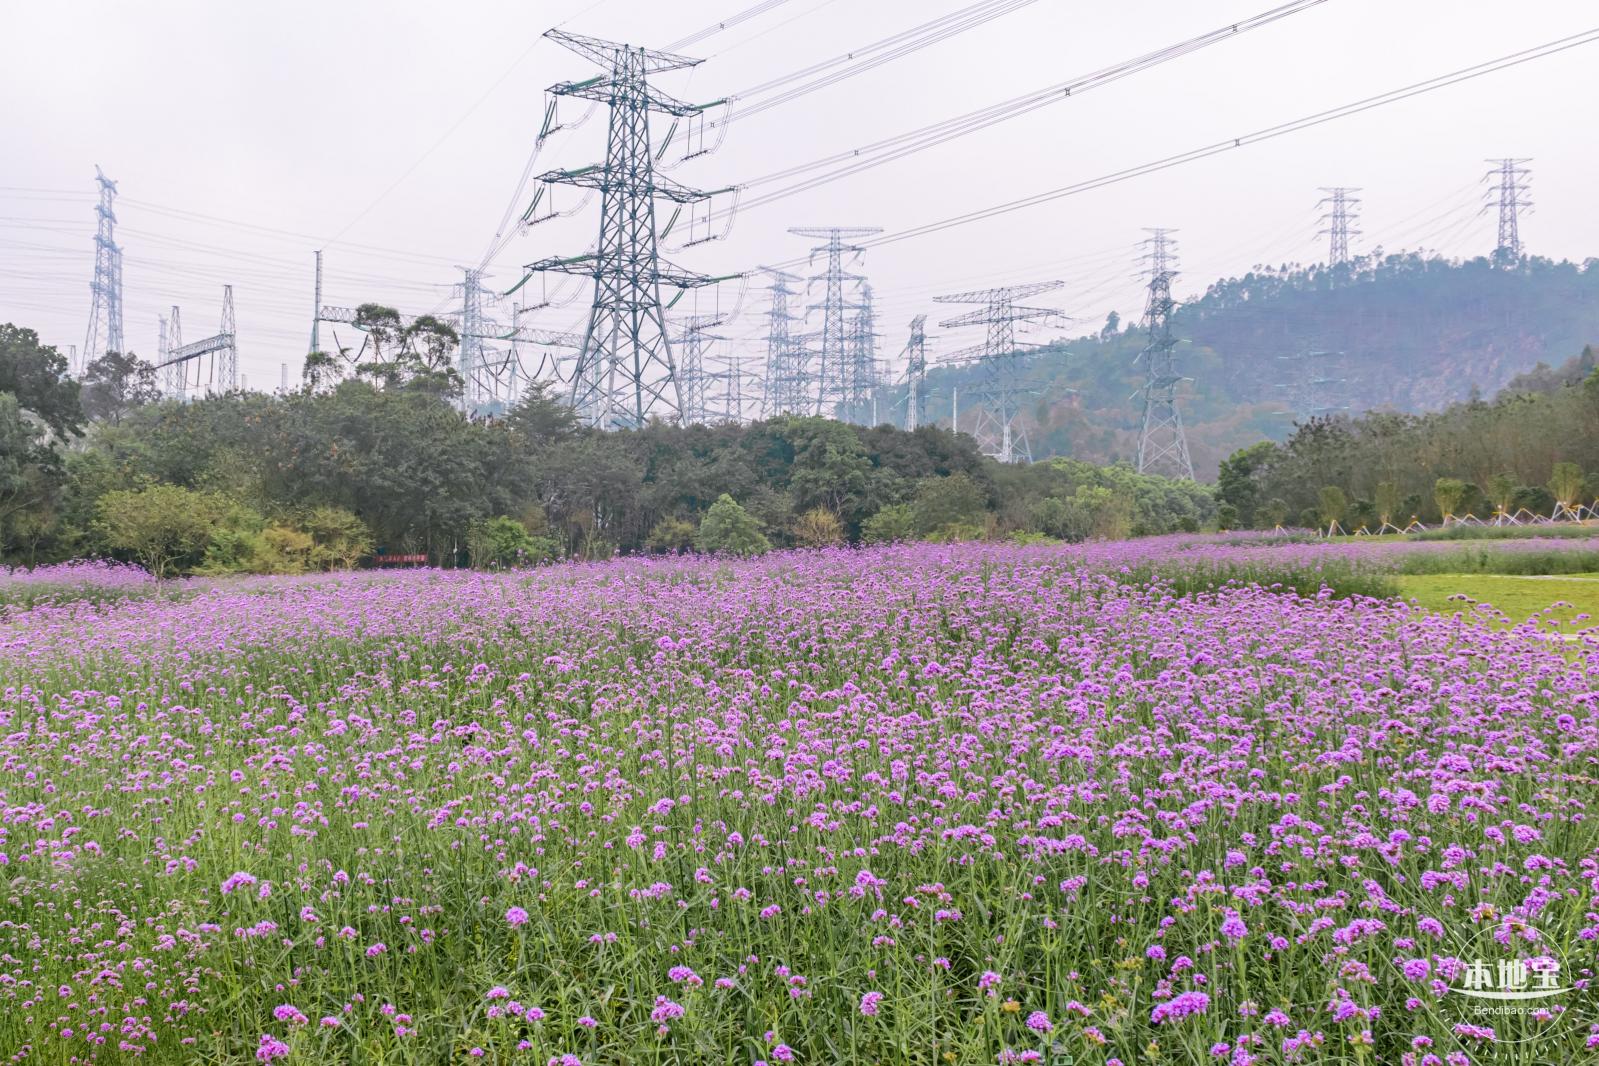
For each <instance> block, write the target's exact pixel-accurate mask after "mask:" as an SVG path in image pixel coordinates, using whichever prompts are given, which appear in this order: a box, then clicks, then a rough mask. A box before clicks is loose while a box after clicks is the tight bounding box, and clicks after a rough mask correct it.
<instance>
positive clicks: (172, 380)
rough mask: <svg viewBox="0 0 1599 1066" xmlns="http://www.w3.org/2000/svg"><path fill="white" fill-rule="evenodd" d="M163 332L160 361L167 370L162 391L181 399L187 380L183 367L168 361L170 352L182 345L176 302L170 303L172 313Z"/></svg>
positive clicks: (181, 329) (180, 324)
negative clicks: (163, 345) (162, 348)
mask: <svg viewBox="0 0 1599 1066" xmlns="http://www.w3.org/2000/svg"><path fill="white" fill-rule="evenodd" d="M165 334H166V346H165V349H164V350H163V351H162V352H161V362H162V363H165V364H166V366H167V370H166V377H165V381H164V382H163V386H162V391H163V392H165V393H166V394H167V395H168V396H170V397H172V398H173V399H174V400H181V399H183V395H184V392H185V389H184V386H185V385H186V384H187V383H188V382H187V380H186V376H185V374H184V370H183V367H182V366H181V365H179V364H177V363H173V362H170V361H169V360H171V358H172V353H173V352H174V351H175V350H177V349H178V348H181V347H183V315H182V313H181V312H179V310H178V305H177V304H173V305H172V313H171V314H169V315H168V316H167V320H166V331H165Z"/></svg>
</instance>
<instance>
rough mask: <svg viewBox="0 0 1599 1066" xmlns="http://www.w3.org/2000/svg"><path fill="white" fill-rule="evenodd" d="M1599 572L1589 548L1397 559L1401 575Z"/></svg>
mask: <svg viewBox="0 0 1599 1066" xmlns="http://www.w3.org/2000/svg"><path fill="white" fill-rule="evenodd" d="M1594 571H1599V551H1593V550H1592V549H1587V548H1570V549H1550V550H1547V551H1542V550H1539V551H1520V550H1517V551H1499V550H1495V549H1493V548H1461V549H1460V550H1459V551H1443V552H1436V553H1434V552H1412V553H1409V554H1406V555H1403V556H1400V557H1399V559H1398V572H1399V573H1401V574H1505V575H1520V576H1529V575H1539V574H1586V573H1592V572H1594Z"/></svg>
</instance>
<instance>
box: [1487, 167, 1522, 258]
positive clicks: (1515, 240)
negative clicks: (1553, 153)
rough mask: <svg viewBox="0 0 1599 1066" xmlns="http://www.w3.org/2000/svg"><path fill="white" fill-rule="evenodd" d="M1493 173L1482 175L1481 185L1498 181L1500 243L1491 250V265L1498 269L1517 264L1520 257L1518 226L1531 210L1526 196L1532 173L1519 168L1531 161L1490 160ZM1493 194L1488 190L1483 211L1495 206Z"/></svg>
mask: <svg viewBox="0 0 1599 1066" xmlns="http://www.w3.org/2000/svg"><path fill="white" fill-rule="evenodd" d="M1488 162H1490V163H1493V164H1494V169H1492V170H1490V171H1488V173H1487V174H1484V175H1483V180H1484V181H1491V180H1492V179H1494V178H1498V179H1499V188H1498V196H1497V202H1498V205H1499V242H1498V244H1496V245H1495V246H1494V262H1495V263H1497V264H1499V265H1500V266H1508V265H1510V264H1512V263H1515V262H1518V261H1519V260H1520V259H1521V255H1522V251H1523V249H1522V246H1521V232H1520V228H1519V226H1518V224H1517V220H1518V219H1519V218H1520V216H1521V213H1522V212H1523V211H1525V210H1527V209H1529V208H1531V207H1532V199H1531V198H1530V196H1529V195H1528V186H1529V185H1530V181H1529V179H1530V178H1531V176H1532V171H1530V170H1528V169H1527V168H1526V167H1524V166H1522V164H1523V163H1530V162H1532V160H1531V159H1490V160H1488ZM1494 193H1495V190H1494V189H1492V188H1490V189H1489V190H1488V192H1487V199H1488V203H1486V204H1484V205H1483V210H1484V211H1486V210H1488V209H1489V208H1491V207H1493V206H1494V203H1495V195H1494Z"/></svg>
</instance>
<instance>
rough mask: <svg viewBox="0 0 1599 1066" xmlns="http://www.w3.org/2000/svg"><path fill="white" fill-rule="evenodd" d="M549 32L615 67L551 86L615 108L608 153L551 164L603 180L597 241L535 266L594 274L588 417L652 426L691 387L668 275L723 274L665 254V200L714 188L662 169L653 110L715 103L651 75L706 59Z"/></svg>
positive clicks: (575, 177)
mask: <svg viewBox="0 0 1599 1066" xmlns="http://www.w3.org/2000/svg"><path fill="white" fill-rule="evenodd" d="M544 36H546V37H548V38H550V39H551V40H554V41H557V42H559V43H560V44H563V45H565V46H566V47H567V48H569V49H571V50H572V51H574V52H576V53H577V54H579V55H581V56H584V57H585V58H588V59H591V60H593V61H594V62H595V63H598V64H599V65H600V66H601V67H603V68H605V73H602V74H599V75H597V76H595V77H592V78H586V79H584V80H582V81H577V82H563V83H561V84H558V85H554V86H551V88H550V92H551V94H553V95H555V96H572V97H577V98H579V99H584V100H590V101H595V102H598V103H603V104H605V105H607V106H608V107H609V108H610V127H609V132H608V135H607V139H606V151H605V162H604V163H603V164H598V165H591V166H587V167H580V168H578V169H576V170H557V171H551V172H550V173H548V174H544V175H542V176H541V178H540V180H541V181H543V182H547V183H555V184H563V185H573V186H577V187H580V188H586V189H597V190H599V192H600V237H599V242H598V244H597V246H596V250H595V251H594V252H592V253H590V254H587V255H580V256H576V257H573V258H551V259H544V260H541V261H539V262H537V263H532V264H530V265H529V266H528V269H529V270H530V271H535V270H552V271H558V272H561V273H566V274H577V275H581V276H585V277H591V278H593V279H594V303H593V306H592V309H591V311H590V313H589V323H588V330H587V332H586V334H585V335H584V339H583V346H582V348H581V350H580V351H579V353H578V358H577V365H576V367H575V370H574V376H573V387H572V402H573V406H574V407H575V408H576V409H577V412H578V415H579V417H580V418H581V419H582V420H583V421H584V422H586V423H588V424H590V425H596V426H601V427H604V428H611V429H622V428H630V427H638V426H642V425H643V424H644V423H645V422H646V421H648V420H649V419H651V418H654V417H660V418H665V419H667V420H668V421H674V422H675V421H680V420H681V419H682V416H683V397H682V390H681V388H680V386H679V382H678V378H677V373H676V369H675V367H674V365H673V362H672V346H671V341H670V339H669V338H668V336H667V329H666V316H665V312H664V311H663V310H662V302H661V285H662V284H663V283H665V284H667V285H672V286H676V287H678V288H693V287H696V286H700V285H709V284H713V283H714V282H716V281H720V280H723V279H720V278H710V277H706V276H704V275H701V274H694V273H689V272H687V271H684V270H681V269H679V268H677V267H674V266H672V265H671V264H670V263H667V262H666V261H664V260H662V259H661V257H660V252H659V248H658V240H657V232H656V228H655V201H656V200H657V199H658V198H659V199H665V200H669V201H671V202H673V203H675V204H677V205H678V206H679V207H680V208H681V207H682V206H684V205H693V204H696V203H700V202H702V201H704V200H707V199H709V198H710V197H711V196H712V195H713V194H712V193H708V192H700V191H697V190H694V189H688V188H684V187H683V186H681V185H678V184H676V183H675V182H672V181H669V180H667V179H665V178H661V177H658V176H657V175H656V173H655V160H654V155H653V153H652V151H651V148H650V116H651V114H654V113H660V114H667V115H671V116H673V117H675V118H683V117H691V116H695V115H699V114H700V113H701V112H703V111H704V110H705V107H703V106H699V105H695V104H687V103H683V102H682V101H679V100H674V99H672V98H671V97H669V96H666V95H665V94H663V93H660V92H658V91H656V90H655V89H652V88H651V87H650V84H649V78H650V76H651V75H653V74H660V73H664V72H666V71H670V70H680V69H683V68H685V67H692V66H695V65H697V64H698V63H699V62H701V61H700V60H698V59H690V58H687V57H685V56H679V55H673V54H671V53H669V52H656V51H650V50H648V49H644V48H634V47H631V46H629V45H623V44H614V43H612V42H610V41H602V40H598V39H596V38H593V37H582V36H578V35H577V34H571V33H565V32H563V31H561V30H550V31H549V32H547V33H546V34H545V35H544Z"/></svg>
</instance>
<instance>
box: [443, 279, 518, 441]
mask: <svg viewBox="0 0 1599 1066" xmlns="http://www.w3.org/2000/svg"><path fill="white" fill-rule="evenodd" d="M460 270H461V331H460V332H461V337H460V341H461V343H460V349H459V355H458V356H457V364H458V366H459V368H460V372H461V381H462V386H463V387H462V391H461V406H462V408H463V409H464V410H465V411H467V412H468V413H472V414H484V413H494V412H497V411H500V410H503V409H504V408H506V407H509V406H511V405H512V404H514V403H516V401H517V399H518V397H517V395H516V375H515V365H514V360H513V359H512V357H511V353H510V352H509V351H508V350H506V349H503V348H496V347H495V346H494V345H493V344H492V343H491V342H493V341H497V340H501V339H502V338H506V337H508V336H514V335H515V334H516V331H515V330H511V331H509V332H508V331H507V330H506V329H505V328H504V327H503V326H502V325H501V324H500V323H499V322H497V321H495V319H494V318H493V317H491V316H490V315H489V313H488V312H487V311H486V310H485V309H484V295H485V289H484V287H483V281H484V277H485V275H484V272H483V271H482V270H481V269H480V268H477V267H461V268H460Z"/></svg>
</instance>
